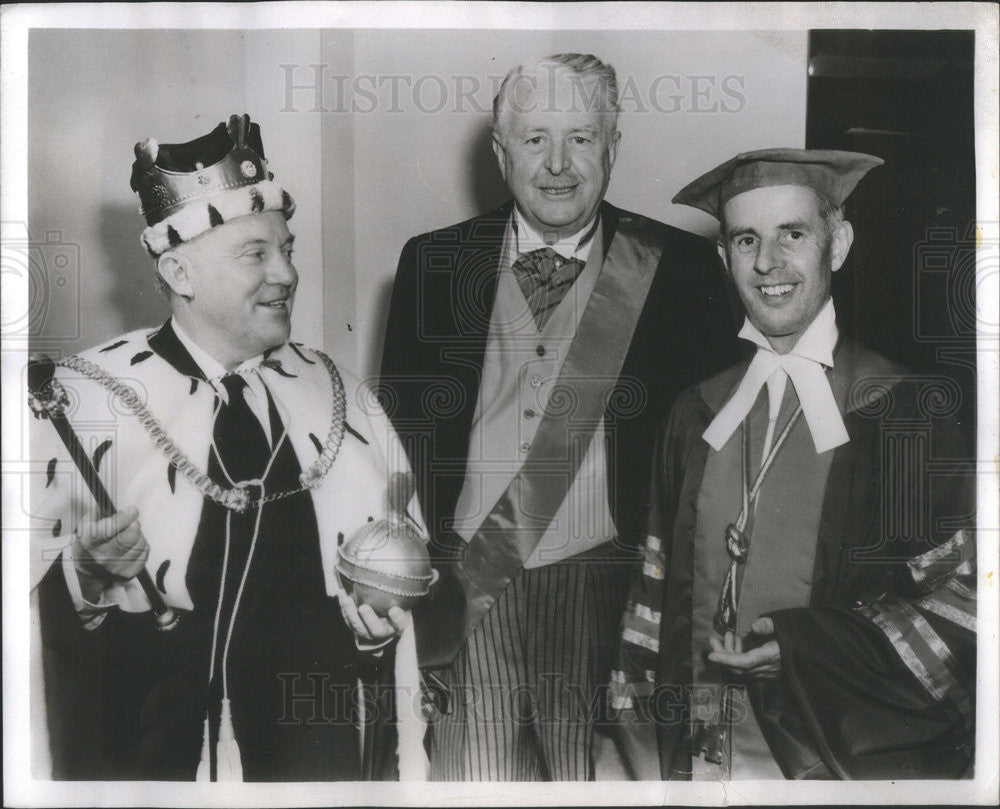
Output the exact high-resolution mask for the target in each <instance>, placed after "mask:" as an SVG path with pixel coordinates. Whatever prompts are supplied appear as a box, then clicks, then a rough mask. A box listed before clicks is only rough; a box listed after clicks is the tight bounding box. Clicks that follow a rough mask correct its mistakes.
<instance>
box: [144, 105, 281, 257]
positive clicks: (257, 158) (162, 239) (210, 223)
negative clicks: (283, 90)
mask: <svg viewBox="0 0 1000 809" xmlns="http://www.w3.org/2000/svg"><path fill="white" fill-rule="evenodd" d="M273 179H274V175H273V174H272V173H271V172H270V171H268V168H267V160H266V159H265V158H264V146H263V144H262V143H261V138H260V127H259V126H258V125H257V124H252V123H250V116H249V115H231V116H229V121H228V122H227V123H224V124H222V123H220V124H219V125H218V126H217V127H216V128H215V129H213V130H212V131H211V132H209V133H208V134H207V135H203V136H202V137H200V138H196V139H195V140H192V141H189V142H188V143H174V144H159V143H157V142H156V141H155V140H153V139H152V138H147V139H146V140H144V141H140V142H139V143H137V144H136V145H135V162H134V163H133V164H132V179H131V185H132V190H133V191H135V192H136V193H137V194H138V195H139V206H140V207H139V212H140V213H141V214H142V215H143V216H144V217H145V218H146V225H147V228H146V230H145V231H144V232H143V237H142V241H143V244H145V246H146V249H147V250H149V252H150V253H151V254H152V255H154V256H155V255H159V254H160V253H162V252H163V251H164V250H167V249H169V248H170V247H175V246H176V245H177V244H180V243H181V242H185V241H189V240H190V239H193V238H194V237H195V236H197V235H199V234H200V233H203V232H204V231H205V230H208V229H209V228H211V227H215V226H217V225H220V224H223V223H224V222H225V221H228V220H229V219H232V218H234V217H237V216H246V215H249V214H253V213H261V212H263V211H269V210H280V211H282V212H283V213H284V215H285V218H286V219H287V218H290V217H291V215H292V213H293V212H294V210H295V203H294V201H292V198H291V197H290V196H289V195H288V194H287V193H286V192H285V191H283V190H282V189H280V188H278V187H277V186H276V185H275V184H274V183H273V182H272V180H273Z"/></svg>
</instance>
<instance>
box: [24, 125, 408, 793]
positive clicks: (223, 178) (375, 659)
mask: <svg viewBox="0 0 1000 809" xmlns="http://www.w3.org/2000/svg"><path fill="white" fill-rule="evenodd" d="M131 182H132V189H133V190H134V191H136V192H137V193H138V196H139V199H140V202H141V205H142V212H143V214H144V215H145V219H146V225H147V227H146V228H145V230H144V231H143V233H142V242H143V244H144V245H145V247H146V249H147V250H148V251H149V253H150V255H151V256H152V257H153V259H154V260H155V262H156V272H157V280H158V284H159V285H160V286H161V287H162V289H163V291H164V293H165V294H166V296H167V298H168V299H169V301H170V307H171V310H172V316H171V317H170V319H169V320H167V322H166V323H164V324H163V325H162V326H160V327H159V328H156V329H152V330H139V331H135V332H132V333H129V334H125V335H122V336H120V337H117V338H115V339H113V340H110V341H108V342H107V343H106V344H104V345H101V346H98V347H97V348H94V349H92V350H90V351H86V352H83V353H82V354H81V355H79V356H75V357H70V358H68V359H65V360H63V361H61V362H59V363H57V366H58V367H57V368H56V371H55V380H56V382H57V383H59V385H60V386H61V390H63V391H65V401H67V402H68V403H69V404H68V406H67V407H66V408H65V420H66V422H67V423H68V424H70V425H71V426H72V429H73V430H74V435H75V436H76V439H77V442H78V446H79V447H83V448H84V449H85V453H84V454H85V456H86V457H83V458H80V457H78V456H79V453H77V454H76V455H74V454H73V453H72V452H71V451H70V450H68V447H70V446H71V443H72V442H68V443H65V439H64V440H63V441H60V436H57V434H56V432H57V431H56V429H55V425H56V424H57V422H58V421H59V420H58V419H57V418H51V419H50V418H46V417H45V415H46V413H45V412H43V410H44V408H42V409H41V410H39V411H36V414H35V415H36V417H37V418H36V419H35V420H34V421H33V434H32V447H31V449H32V455H33V457H34V458H36V459H39V460H44V461H45V470H46V475H45V479H44V481H39V483H38V485H36V486H34V487H33V497H34V504H33V505H34V508H33V515H34V517H35V522H34V525H33V558H32V567H33V573H34V574H35V575H34V580H35V581H37V582H38V584H37V586H36V588H35V589H34V591H33V598H35V599H37V605H38V607H39V610H40V615H41V642H42V651H43V654H44V662H45V697H46V707H47V716H48V733H49V739H50V745H49V746H50V749H51V753H52V774H53V776H54V777H55V778H68V779H80V778H83V779H88V780H101V779H129V780H137V779H143V780H145V779H155V780H194V779H196V778H197V779H198V780H210V779H211V780H241V779H242V780H246V781H313V780H339V779H349V780H360V779H365V778H386V777H394V776H395V774H396V770H397V762H396V757H395V756H394V755H393V752H394V750H395V743H396V738H397V735H398V737H399V741H400V743H401V744H402V742H404V741H405V740H406V738H409V741H410V747H409V748H408V752H406V755H404V752H405V751H404V750H403V748H402V747H401V748H400V760H399V762H398V764H399V769H400V770H401V771H403V773H404V774H407V773H408V774H409V775H410V777H412V776H413V775H414V774H415V773H416V774H419V773H418V771H419V767H420V763H419V761H416V763H414V761H415V760H411V758H410V757H409V756H410V753H412V751H413V748H414V745H413V744H412V742H413V740H414V739H415V740H416V745H415V747H416V750H417V759H419V758H420V757H421V756H422V750H420V744H419V740H420V736H421V733H422V731H421V730H420V729H419V728H416V729H415V730H410V728H411V727H412V725H411V724H410V722H411V720H413V719H414V718H415V717H418V716H419V714H418V713H417V712H415V711H414V710H413V709H412V706H410V705H409V704H400V705H399V711H398V714H399V723H398V727H399V733H398V734H397V733H396V732H395V729H394V728H393V727H392V724H393V723H391V722H390V721H389V717H390V713H388V712H387V709H388V708H391V705H387V704H386V703H385V699H384V697H385V693H386V692H387V691H388V692H389V693H391V689H381V690H378V689H377V688H376V686H377V685H378V684H379V683H383V684H384V683H385V682H386V681H387V680H390V679H391V677H392V672H393V652H394V651H395V650H394V649H393V648H392V647H393V640H394V639H395V637H396V636H397V634H398V633H399V632H401V631H402V630H403V629H404V627H405V624H406V621H407V616H406V614H405V613H403V612H402V611H401V610H400V609H399V608H398V607H395V608H393V609H392V610H391V611H390V612H389V613H388V616H387V617H386V618H382V617H379V616H378V615H376V614H375V613H374V612H373V611H372V610H371V607H369V606H362V607H360V609H359V608H356V607H355V604H354V602H353V601H352V600H351V598H349V597H347V596H345V595H344V593H343V592H342V590H341V588H340V584H339V581H338V578H337V576H336V573H335V566H336V562H337V556H338V545H339V544H340V543H341V542H342V541H343V540H344V536H345V535H347V536H350V535H351V533H353V532H355V531H356V530H358V529H359V528H361V527H362V526H364V525H366V524H367V523H368V522H369V521H371V520H373V519H378V518H380V517H381V516H383V515H384V514H385V513H386V491H387V484H388V481H389V478H390V475H392V474H393V473H394V472H395V471H405V469H406V461H405V456H404V454H403V453H402V451H401V450H400V448H399V447H398V444H397V439H396V437H395V434H394V432H393V430H392V428H391V426H390V425H389V423H388V421H387V419H386V418H385V416H384V414H383V412H382V411H381V409H380V408H379V406H378V404H377V403H376V401H375V398H374V396H372V395H371V394H370V393H369V392H368V391H366V389H365V387H364V386H363V385H361V383H359V382H358V380H356V379H355V378H353V377H352V376H350V375H349V374H347V373H346V372H345V371H343V370H342V369H340V368H338V367H336V366H335V365H334V364H333V362H332V361H331V360H330V359H329V358H328V357H327V356H326V355H325V354H323V353H322V352H320V351H317V350H314V349H310V348H307V347H306V346H304V345H302V344H301V343H295V342H291V341H290V340H289V335H290V328H291V314H292V305H293V302H294V298H295V292H296V285H297V280H298V276H297V274H296V270H295V267H294V265H293V264H292V247H293V242H294V236H293V235H292V234H291V232H290V231H289V229H288V224H287V221H288V220H289V219H290V218H291V216H292V214H293V212H294V210H295V203H294V202H293V200H292V198H291V196H290V195H289V194H288V193H287V192H286V191H284V190H283V189H282V188H281V187H280V186H278V185H277V184H276V183H275V181H274V178H273V175H272V174H271V173H270V172H269V171H268V168H267V162H266V161H265V159H264V151H263V147H262V144H261V138H260V130H259V127H258V126H257V125H256V124H251V123H250V120H249V117H248V116H245V115H244V116H235V115H234V116H232V117H231V118H230V119H229V122H228V124H219V126H218V127H217V128H216V129H215V130H213V131H212V132H211V133H209V134H207V135H205V136H203V137H200V138H198V139H196V140H194V141H191V142H189V143H182V144H173V145H166V144H164V145H158V144H157V143H156V142H154V141H152V140H146V141H144V142H142V143H140V144H137V146H136V160H135V163H134V165H133V169H132V181H131ZM50 415H51V414H50ZM88 468H90V469H96V473H94V474H96V475H97V476H99V478H100V483H101V484H102V485H103V487H104V488H105V489H106V490H107V494H108V497H109V499H110V501H112V502H113V503H114V504H115V509H117V510H115V511H114V513H111V514H110V516H103V515H102V514H101V512H100V511H99V510H98V508H97V507H96V506H95V499H94V497H93V496H92V494H91V489H92V487H88V486H84V485H83V484H82V482H81V481H82V479H83V478H84V477H85V476H86V469H88ZM107 510H108V509H105V511H107ZM411 513H412V514H415V515H416V516H417V519H419V515H418V514H417V513H416V512H414V511H412V510H411ZM102 516H103V518H101V517H102ZM144 568H145V571H146V572H144V571H143V569H144ZM137 574H138V575H140V577H141V576H143V575H145V577H146V580H147V581H151V582H152V584H151V585H149V587H150V588H152V587H155V591H154V592H152V593H151V592H150V589H144V588H143V587H142V586H140V583H138V582H137V580H136V578H135V577H136V576H137ZM335 599H336V600H337V601H338V602H339V605H340V606H339V607H338V605H337V604H335V603H334V600H335ZM164 602H165V604H166V606H167V607H168V608H169V609H170V610H171V614H176V616H178V620H177V621H176V624H174V625H172V626H166V627H164V626H158V624H157V621H155V620H153V615H152V613H151V611H150V608H151V605H152V606H153V608H154V610H155V609H156V604H157V603H164ZM162 623H163V622H161V624H162ZM412 654H413V652H412V646H411V647H410V649H409V655H410V658H409V663H410V668H411V669H412V671H413V672H414V677H415V658H413V657H412ZM403 655H404V651H403V650H402V648H400V650H399V657H400V658H402V657H403ZM398 663H399V661H397V669H399V666H398ZM404 668H405V667H404ZM359 682H364V683H365V684H366V685H365V686H364V688H363V690H359ZM415 682H416V681H415V679H414V684H415ZM373 689H374V690H373ZM369 697H371V699H369ZM362 704H364V706H365V710H361V709H359V705H362ZM33 730H34V731H35V732H42V728H38V727H35V728H34V729H33ZM407 734H409V736H408V737H407ZM415 768H416V769H415Z"/></svg>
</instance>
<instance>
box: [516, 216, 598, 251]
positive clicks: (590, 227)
mask: <svg viewBox="0 0 1000 809" xmlns="http://www.w3.org/2000/svg"><path fill="white" fill-rule="evenodd" d="M594 224H595V220H591V221H590V222H589V223H588V224H586V225H584V226H583V227H582V228H580V230H578V231H577V232H576V233H574V234H573V235H571V236H567V237H566V238H565V239H560V240H559V241H557V242H555V243H554V244H546V242H545V240H544V239H543V238H542V236H541V234H540V233H538V231H536V230H535V229H534V228H533V227H531V225H529V224H528V222H527V221H526V220H525V218H524V217H523V216H521V212H520V211H519V210H517V206H516V205H515V206H514V219H513V228H514V236H515V238H516V244H517V246H516V249H515V250H514V255H513V258H512V259H511V260H512V261H513V260H514V259H516V258H517V257H518V256H519V255H522V254H523V253H530V252H531V251H532V250H540V249H541V248H543V247H551V248H552V249H553V250H555V251H556V252H557V253H558V254H559V255H560V256H562V257H563V258H565V259H571V258H576V259H579V260H580V261H583V262H586V261H587V257H588V256H589V255H590V246H591V245H592V244H593V243H594V240H593V239H592V238H591V237H592V236H593V235H594Z"/></svg>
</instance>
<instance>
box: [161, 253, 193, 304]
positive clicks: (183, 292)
mask: <svg viewBox="0 0 1000 809" xmlns="http://www.w3.org/2000/svg"><path fill="white" fill-rule="evenodd" d="M191 270H192V262H191V258H190V256H187V255H185V254H184V253H182V252H180V251H179V250H168V251H167V252H166V253H163V254H162V255H161V256H160V257H159V258H158V259H157V261H156V271H157V272H158V273H159V274H160V277H161V278H162V279H163V281H164V283H166V285H167V286H168V287H170V290H171V292H173V293H174V294H175V295H179V296H180V297H182V298H192V297H194V287H192V285H191Z"/></svg>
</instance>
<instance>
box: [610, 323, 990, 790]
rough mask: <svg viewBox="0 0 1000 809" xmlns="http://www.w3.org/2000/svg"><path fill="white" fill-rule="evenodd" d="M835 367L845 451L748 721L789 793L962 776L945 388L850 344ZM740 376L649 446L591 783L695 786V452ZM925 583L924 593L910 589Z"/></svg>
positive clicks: (964, 487)
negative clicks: (826, 782) (803, 583)
mask: <svg viewBox="0 0 1000 809" xmlns="http://www.w3.org/2000/svg"><path fill="white" fill-rule="evenodd" d="M834 363H835V365H834V368H833V369H832V370H831V371H830V376H829V378H830V382H831V387H832V389H833V391H834V395H835V397H836V399H837V401H838V404H839V405H840V406H841V411H842V414H843V418H844V423H845V426H846V427H847V431H848V434H849V435H850V441H849V442H848V443H847V444H844V445H842V446H840V447H838V448H836V449H835V450H834V451H833V453H834V454H833V458H832V462H831V465H830V469H829V474H828V476H827V482H826V487H825V492H824V494H823V500H822V509H821V516H820V521H819V528H818V531H817V536H816V551H815V561H814V567H813V574H812V582H811V590H810V593H809V598H808V605H807V606H803V607H798V608H793V609H786V610H778V611H776V612H773V613H771V617H772V619H773V621H774V624H775V636H776V639H777V641H778V644H779V646H780V648H781V675H780V677H779V678H778V679H773V680H758V681H747V684H748V689H749V696H750V700H751V704H752V706H753V710H754V713H755V715H756V718H757V721H758V723H759V724H760V727H761V730H762V732H763V735H764V737H765V739H766V740H767V744H768V746H769V747H770V751H771V754H772V755H773V756H774V758H775V759H776V761H777V763H778V765H779V766H780V767H781V770H782V772H783V774H784V775H785V777H786V778H831V777H836V778H873V779H874V778H893V779H899V778H948V777H951V778H955V777H961V776H963V775H968V774H969V769H970V767H971V762H972V761H973V758H974V749H973V744H974V736H975V734H974V725H973V722H974V715H975V705H974V686H975V601H974V599H975V559H974V552H975V543H974V534H973V533H972V531H971V530H970V525H971V516H970V515H972V514H973V513H974V506H973V503H974V490H975V470H974V465H973V464H971V463H970V462H969V461H968V458H970V457H971V455H970V454H969V452H970V444H969V443H968V441H967V440H965V439H964V438H963V436H962V430H961V426H960V425H956V424H955V423H954V421H953V420H952V419H951V418H949V417H950V416H951V415H953V412H954V410H955V405H956V404H957V399H956V398H955V396H954V392H953V391H952V390H951V388H950V387H949V386H948V385H947V384H946V383H942V382H941V381H940V380H937V379H936V378H931V377H916V376H912V375H909V374H907V373H906V372H905V371H904V370H903V369H901V368H899V367H897V366H894V365H892V364H890V363H889V362H888V361H887V360H885V359H884V358H882V357H880V356H878V355H877V354H874V353H872V352H870V351H868V350H867V349H865V348H863V347H862V346H860V345H858V344H857V343H854V342H853V341H851V340H849V339H846V338H841V340H840V341H839V343H838V345H837V348H836V351H835V354H834ZM745 371H746V363H742V364H740V365H738V366H736V367H734V368H731V369H729V370H728V371H726V372H723V373H722V374H720V375H719V376H717V377H714V378H712V379H710V380H708V381H706V382H704V383H702V384H701V385H699V386H696V387H694V388H692V389H689V390H688V391H686V392H685V393H684V394H682V395H681V396H680V397H679V398H678V401H677V403H676V405H675V407H674V409H673V411H672V412H671V415H670V416H669V418H668V419H667V421H666V422H665V423H664V424H663V426H662V428H661V430H660V433H659V436H658V440H657V446H656V450H655V458H656V464H655V469H654V483H653V490H652V512H651V516H650V522H649V530H648V534H649V538H648V539H647V544H646V559H645V562H644V568H643V571H642V572H641V573H640V575H639V576H638V577H637V579H636V582H635V585H634V586H633V589H632V593H631V596H630V600H629V605H628V609H627V611H626V615H625V622H624V626H625V638H626V640H625V641H623V643H622V645H621V650H620V653H619V657H618V661H617V664H616V666H615V669H614V671H613V674H612V680H613V681H612V683H611V690H612V695H613V703H614V706H615V708H616V710H615V711H614V712H613V714H612V716H611V722H610V723H609V724H608V726H607V729H608V735H609V736H610V737H611V738H612V739H613V740H614V742H615V745H613V746H612V745H609V746H608V747H606V748H605V753H604V754H603V755H604V758H605V760H606V762H610V763H606V766H605V767H604V768H602V767H601V766H600V764H599V777H600V772H601V770H602V769H604V770H605V771H606V772H610V773H612V775H611V776H610V777H629V778H637V779H655V780H659V779H664V780H668V779H681V780H683V779H686V778H690V777H691V776H690V773H691V738H690V725H689V718H690V711H691V703H690V699H691V679H692V658H693V655H694V654H698V653H700V650H694V649H692V615H691V606H692V582H693V579H694V558H695V547H694V539H693V538H694V536H695V533H696V525H697V513H696V511H697V509H696V505H697V502H698V495H699V492H700V490H701V486H702V479H703V475H704V471H705V464H706V459H707V457H708V453H709V452H712V451H713V450H712V449H711V448H710V447H709V445H708V444H707V443H706V442H705V441H704V440H703V439H702V437H701V435H702V433H703V432H704V430H705V429H706V427H707V426H708V425H709V423H710V422H711V421H712V419H713V418H714V417H715V414H716V413H717V412H718V411H719V409H721V407H722V405H723V404H724V403H725V402H726V401H727V400H728V398H729V396H730V395H731V394H732V392H733V391H734V390H735V388H736V386H737V385H738V383H739V381H740V379H742V377H743V374H744V373H745ZM760 507H761V508H766V504H762V505H761V506H760ZM735 516H736V515H735V514H733V518H735ZM963 529H964V530H963ZM722 541H723V540H722V537H721V536H720V537H719V542H720V543H721V542H722ZM751 541H752V540H751ZM949 543H950V544H949ZM936 547H940V548H942V549H946V550H948V551H949V553H947V554H944V561H943V562H942V561H941V560H934V559H932V558H931V557H933V555H934V553H935V552H934V551H933V550H930V549H933V548H936ZM928 566H929V567H930V568H934V569H935V572H936V578H933V579H932V578H928V577H926V576H924V577H923V578H921V574H920V571H921V570H924V569H925V568H927V567H928ZM946 602H950V603H946ZM941 603H945V606H944V607H942V606H940V604H941ZM914 613H916V615H914ZM944 615H946V616H947V617H943V616H944ZM900 616H903V617H902V618H900ZM751 617H756V616H751ZM928 627H929V628H930V630H931V631H930V632H929V633H928V632H927V631H926V630H927V629H928ZM928 638H931V639H935V638H936V641H935V643H933V644H928V643H927V639H928ZM929 646H930V647H932V648H929Z"/></svg>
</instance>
